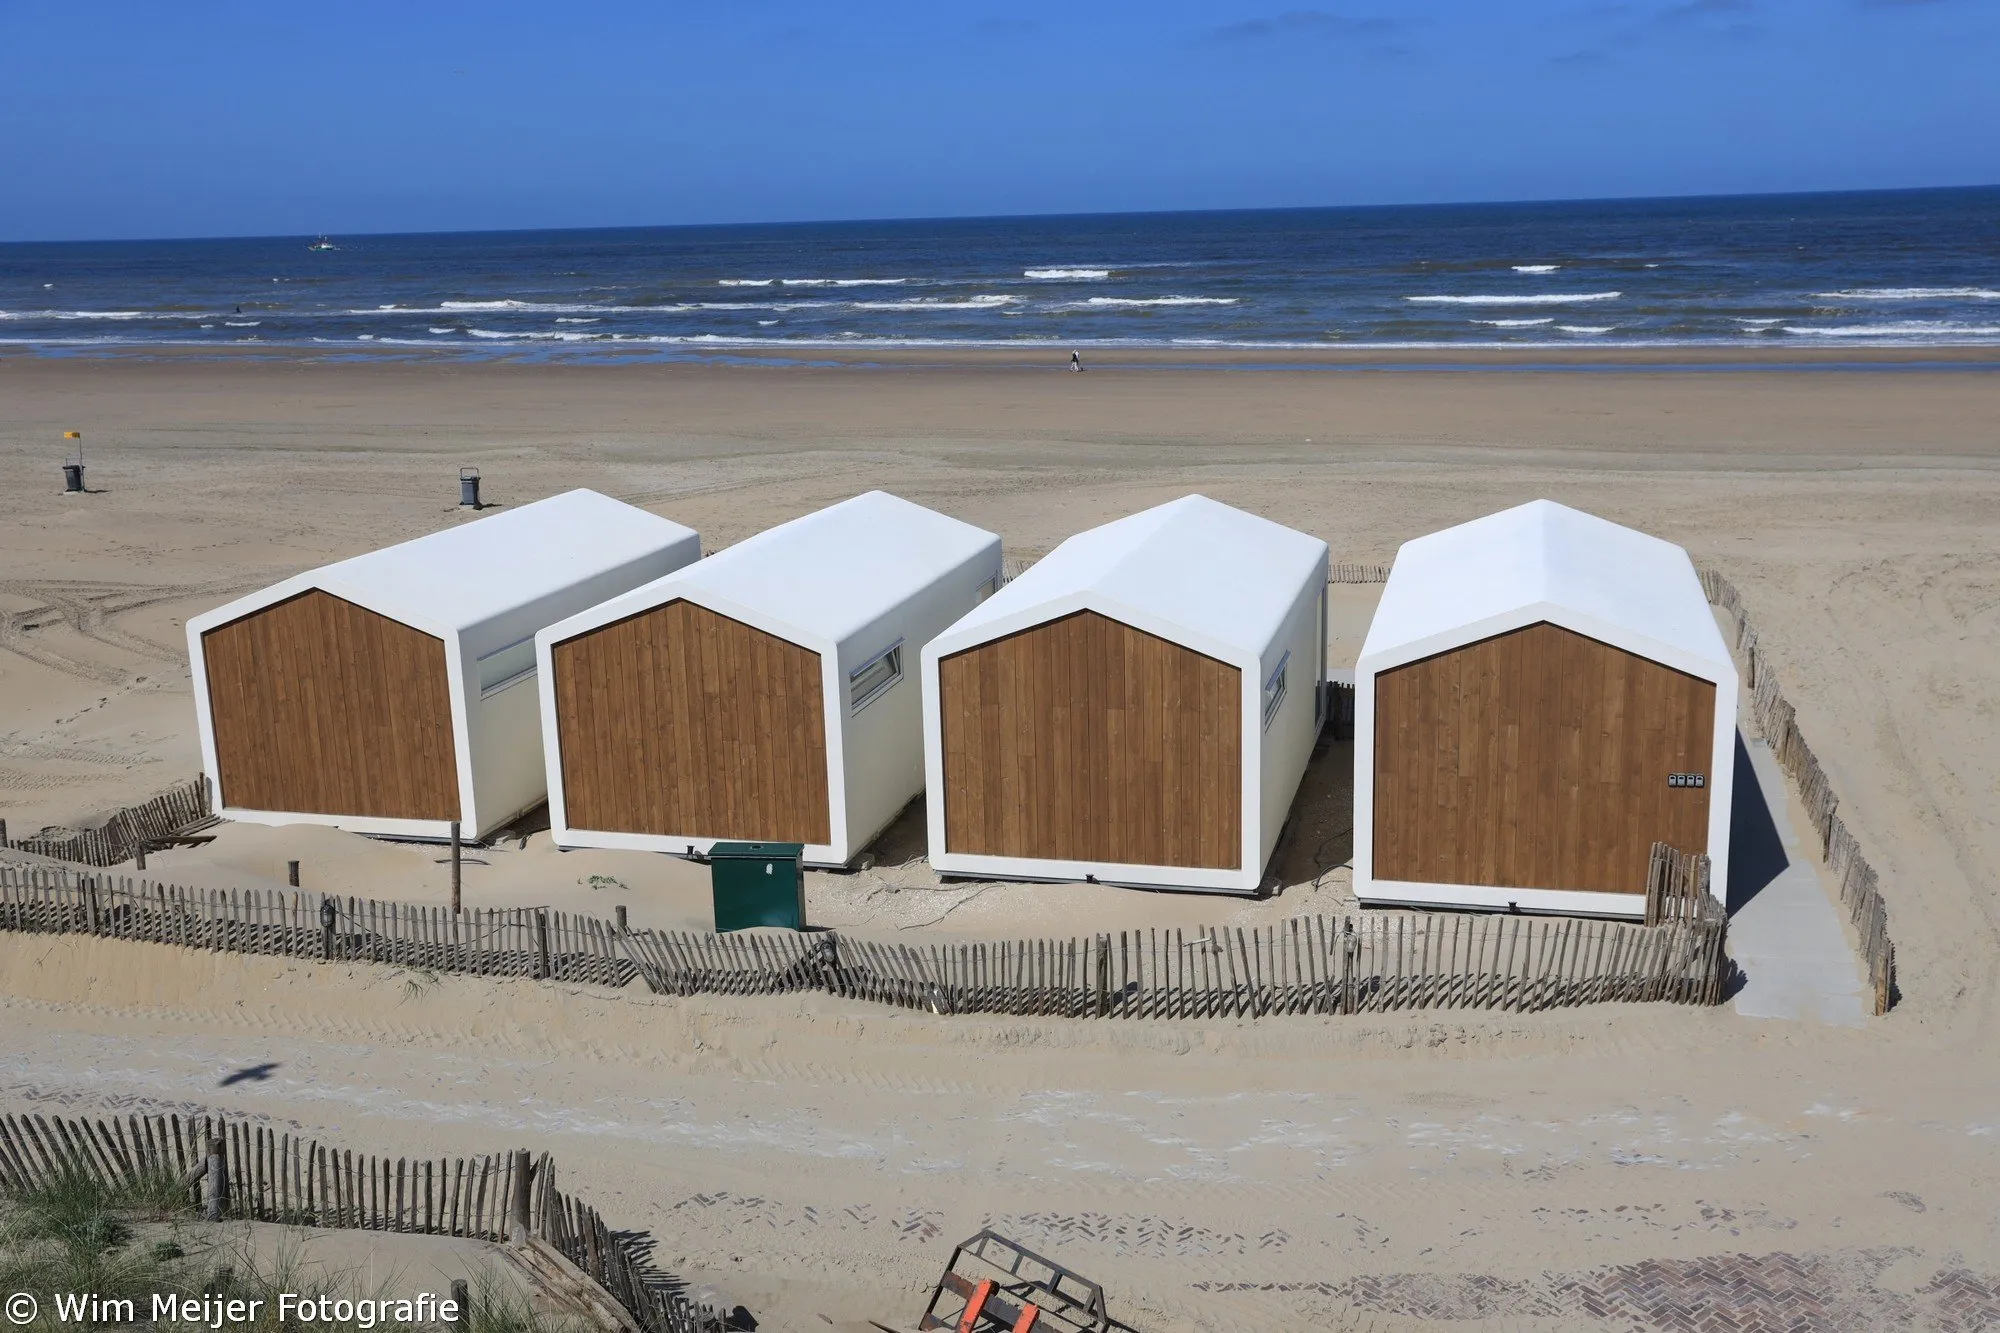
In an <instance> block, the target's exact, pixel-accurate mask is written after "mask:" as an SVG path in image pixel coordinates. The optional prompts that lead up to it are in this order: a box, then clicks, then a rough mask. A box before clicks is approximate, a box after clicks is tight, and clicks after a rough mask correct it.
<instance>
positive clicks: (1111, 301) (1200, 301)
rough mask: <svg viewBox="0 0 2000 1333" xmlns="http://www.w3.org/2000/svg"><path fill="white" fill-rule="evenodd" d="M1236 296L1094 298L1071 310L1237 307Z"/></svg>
mask: <svg viewBox="0 0 2000 1333" xmlns="http://www.w3.org/2000/svg"><path fill="white" fill-rule="evenodd" d="M1236 302H1237V298H1236V297H1234V296H1093V297H1091V298H1089V299H1088V300H1084V301H1071V302H1070V303H1069V304H1068V305H1067V306H1066V307H1064V308H1065V309H1069V310H1130V309H1134V308H1136V307H1139V306H1154V305H1235V304H1236Z"/></svg>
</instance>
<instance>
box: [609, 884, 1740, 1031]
mask: <svg viewBox="0 0 2000 1333" xmlns="http://www.w3.org/2000/svg"><path fill="white" fill-rule="evenodd" d="M1726 929H1727V927H1726V923H1725V921H1724V919H1723V916H1722V913H1721V910H1720V908H1719V907H1716V906H1714V905H1713V904H1712V903H1711V904H1710V905H1709V907H1708V909H1707V910H1706V911H1702V912H1698V913H1689V914H1687V915H1684V916H1682V917H1679V918H1677V919H1674V920H1672V921H1669V922H1667V923H1665V924H1662V925H1659V926H1651V927H1648V926H1643V925H1640V924H1637V923H1635V922H1627V921H1606V920H1585V919H1578V918H1554V917H1529V916H1504V915H1494V914H1488V915H1471V914H1464V913H1429V914H1409V915H1401V914H1380V913H1365V914H1358V915H1349V916H1342V917H1327V916H1310V917H1293V918H1291V919H1289V920H1286V921H1280V922H1275V923H1273V924H1270V925H1266V926H1259V927H1255V928H1249V929H1246V928H1242V927H1222V926H1217V927H1211V928H1209V929H1207V930H1201V931H1193V932H1190V931H1184V930H1158V929H1147V930H1125V931H1119V932H1117V933H1115V934H1112V933H1106V934H1099V935H1095V936H1087V937H1079V938H1070V939H1044V940H1002V941H996V942H993V943H966V944H925V945H907V944H882V943H877V942H875V941H870V940H857V939H852V938H849V937H846V936H842V935H839V934H837V933H835V932H833V931H823V932H819V933H816V934H804V935H795V934H788V933H786V934H779V933H764V932H742V933H738V934H734V935H702V934H694V933H687V932H675V931H631V932H628V933H627V935H626V936H625V937H624V939H625V943H626V945H627V947H628V949H629V950H630V953H631V956H632V958H633V959H634V961H635V962H636V963H637V964H638V966H639V972H640V975H641V976H643V977H644V978H645V979H646V982H647V984H648V985H649V986H651V987H652V988H653V990H655V991H656V992H659V993H662V994H671V995H692V994H696V993H701V992H721V993H725V994H775V993H779V992H785V991H800V990H820V991H825V992H827V993H828V994H832V995H839V996H844V997H850V998H855V999H862V1000H872V1001H875V1002H877V1003H881V1004H890V1005H895V1006H897V1007H899V1008H905V1009H919V1010H928V1011H930V1012H932V1013H936V1014H969V1013H987V1014H1023V1015H1051V1016H1057V1017H1067V1018H1090V1017H1095V1018H1213V1017H1250V1018H1256V1017H1262V1016H1264V1015H1266V1014H1301V1013H1313V1014H1358V1013H1381V1012H1386V1011H1391V1010H1402V1009H1505V1010H1515V1011H1522V1010H1537V1009H1549V1008H1556V1007H1561V1006H1567V1005H1580V1004H1595V1003H1600V1002H1603V1001H1607V1000H1664V1001H1669V1002H1673V1003H1679V1004H1718V1003H1720V1002H1721V991H1722V985H1723V981H1724V978H1725V977H1726V975H1727V968H1728V961H1727V958H1726V956H1725V953H1724V945H1725V932H1726Z"/></svg>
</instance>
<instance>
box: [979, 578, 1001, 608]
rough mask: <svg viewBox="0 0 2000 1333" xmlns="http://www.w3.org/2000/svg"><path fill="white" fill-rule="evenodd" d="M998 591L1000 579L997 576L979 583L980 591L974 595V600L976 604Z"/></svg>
mask: <svg viewBox="0 0 2000 1333" xmlns="http://www.w3.org/2000/svg"><path fill="white" fill-rule="evenodd" d="M998 591H1000V580H999V579H997V578H995V579H988V580H986V582H984V583H982V584H980V585H979V591H978V592H977V593H976V594H975V595H974V596H973V599H972V600H973V602H974V603H975V604H977V603H979V602H983V601H985V600H986V599H987V598H989V597H991V596H992V595H993V594H994V593H996V592H998Z"/></svg>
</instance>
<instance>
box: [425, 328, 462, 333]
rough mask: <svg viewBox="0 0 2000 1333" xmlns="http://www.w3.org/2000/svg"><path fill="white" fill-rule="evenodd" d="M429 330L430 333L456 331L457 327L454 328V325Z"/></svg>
mask: <svg viewBox="0 0 2000 1333" xmlns="http://www.w3.org/2000/svg"><path fill="white" fill-rule="evenodd" d="M431 332H432V333H457V332H458V330H457V328H455V327H454V328H443V329H437V328H434V329H432V330H431Z"/></svg>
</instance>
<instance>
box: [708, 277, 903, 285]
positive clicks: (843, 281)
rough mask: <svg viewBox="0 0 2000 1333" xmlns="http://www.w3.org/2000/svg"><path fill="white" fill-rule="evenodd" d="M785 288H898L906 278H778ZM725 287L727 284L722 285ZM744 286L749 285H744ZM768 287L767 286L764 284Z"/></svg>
mask: <svg viewBox="0 0 2000 1333" xmlns="http://www.w3.org/2000/svg"><path fill="white" fill-rule="evenodd" d="M778 281H779V282H781V283H783V284H784V285H785V286H787V287H900V286H902V285H903V284H904V283H906V282H908V281H909V279H908V278H780V279H779V280H778ZM724 285H725V286H726V285H728V284H724ZM742 285H744V286H749V285H750V284H748V283H744V284H742ZM764 285H766V286H768V285H769V284H768V283H767V284H764Z"/></svg>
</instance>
